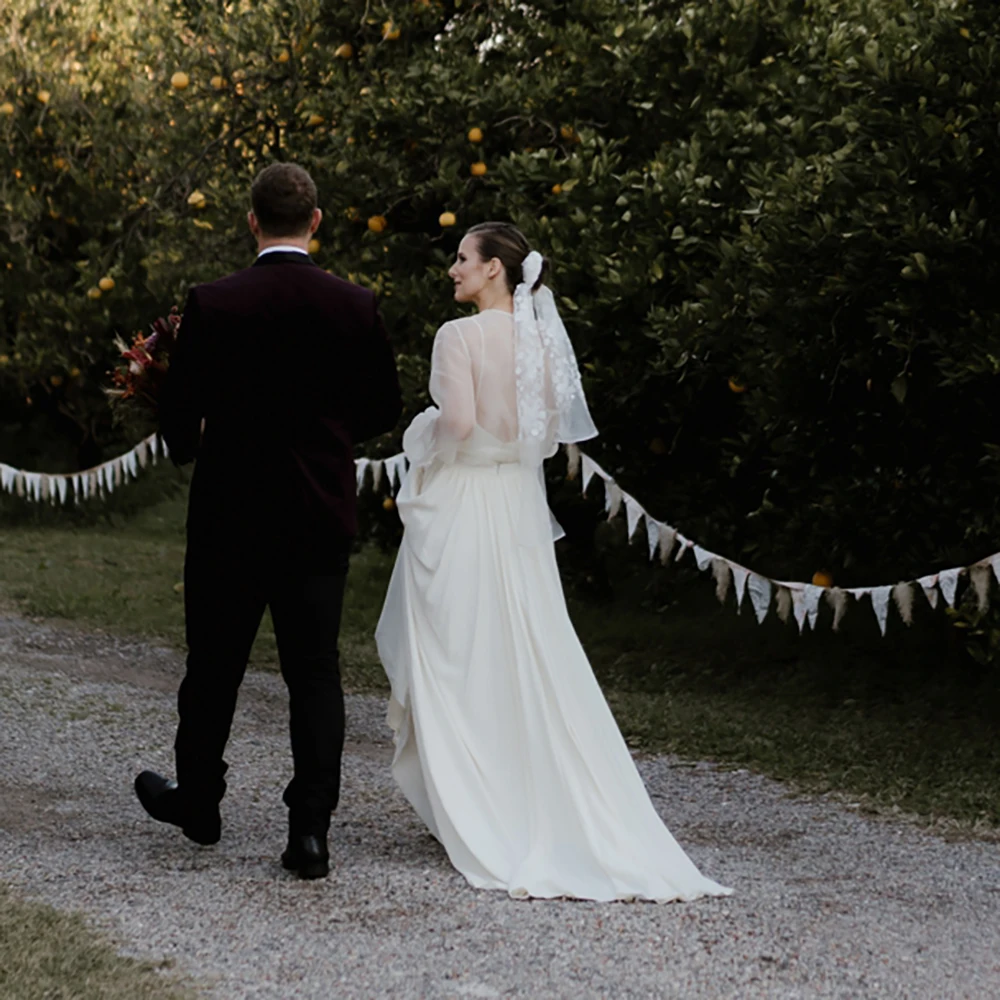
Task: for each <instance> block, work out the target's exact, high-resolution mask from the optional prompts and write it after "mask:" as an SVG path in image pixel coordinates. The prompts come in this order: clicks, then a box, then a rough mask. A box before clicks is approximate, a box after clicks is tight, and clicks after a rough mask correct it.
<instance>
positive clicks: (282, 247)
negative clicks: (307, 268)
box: [257, 243, 309, 257]
mask: <svg viewBox="0 0 1000 1000" xmlns="http://www.w3.org/2000/svg"><path fill="white" fill-rule="evenodd" d="M266 253H301V254H305V255H306V256H307V257H308V256H309V252H308V251H307V250H303V249H302V247H293V246H292V245H291V244H289V243H278V244H276V245H275V246H273V247H266V248H265V249H263V250H261V252H260V253H259V254H257V256H258V257H263V256H264V254H266Z"/></svg>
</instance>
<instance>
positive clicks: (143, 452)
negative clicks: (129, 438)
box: [135, 438, 149, 469]
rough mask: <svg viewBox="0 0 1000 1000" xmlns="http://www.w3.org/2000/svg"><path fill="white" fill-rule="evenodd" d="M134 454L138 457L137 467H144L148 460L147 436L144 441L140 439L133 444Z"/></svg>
mask: <svg viewBox="0 0 1000 1000" xmlns="http://www.w3.org/2000/svg"><path fill="white" fill-rule="evenodd" d="M135 454H136V457H137V458H138V459H139V467H140V468H142V469H145V468H146V463H147V462H148V461H149V438H146V439H145V440H144V441H140V442H139V443H138V444H137V445H136V446H135Z"/></svg>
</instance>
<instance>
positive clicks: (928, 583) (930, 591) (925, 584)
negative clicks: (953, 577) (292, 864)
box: [917, 573, 938, 608]
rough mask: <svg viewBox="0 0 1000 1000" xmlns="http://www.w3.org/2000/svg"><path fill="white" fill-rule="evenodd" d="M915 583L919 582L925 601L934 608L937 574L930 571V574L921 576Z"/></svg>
mask: <svg viewBox="0 0 1000 1000" xmlns="http://www.w3.org/2000/svg"><path fill="white" fill-rule="evenodd" d="M917 583H919V584H920V588H921V589H922V590H923V592H924V595H925V596H926V598H927V603H928V604H929V605H930V606H931V607H932V608H936V607H937V606H938V588H937V583H938V575H937V573H932V574H930V576H922V577H921V578H920V579H919V580H917Z"/></svg>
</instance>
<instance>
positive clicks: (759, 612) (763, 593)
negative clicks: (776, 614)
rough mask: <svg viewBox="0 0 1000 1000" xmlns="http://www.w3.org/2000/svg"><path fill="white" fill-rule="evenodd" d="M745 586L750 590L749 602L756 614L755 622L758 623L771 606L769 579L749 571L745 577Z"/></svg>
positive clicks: (762, 619)
mask: <svg viewBox="0 0 1000 1000" xmlns="http://www.w3.org/2000/svg"><path fill="white" fill-rule="evenodd" d="M747 588H748V589H749V591H750V603H751V604H752V605H753V610H754V614H755V615H756V616H757V624H758V625H760V624H761V623H762V622H763V621H764V619H765V618H766V617H767V612H768V611H769V610H770V607H771V581H770V580H768V579H767V577H763V576H758V575H757V574H756V573H750V574H749V576H748V577H747Z"/></svg>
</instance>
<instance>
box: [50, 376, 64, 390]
mask: <svg viewBox="0 0 1000 1000" xmlns="http://www.w3.org/2000/svg"><path fill="white" fill-rule="evenodd" d="M49 384H50V385H51V386H52V388H53V389H58V388H59V386H61V385H62V384H63V377H62V375H53V376H52V377H51V378H50V379H49Z"/></svg>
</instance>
